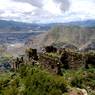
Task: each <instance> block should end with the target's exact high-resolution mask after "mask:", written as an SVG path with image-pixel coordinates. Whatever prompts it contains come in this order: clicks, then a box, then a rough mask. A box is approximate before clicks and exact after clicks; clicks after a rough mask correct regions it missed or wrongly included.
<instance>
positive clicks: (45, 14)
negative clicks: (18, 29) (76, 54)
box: [0, 0, 95, 23]
mask: <svg viewBox="0 0 95 95" xmlns="http://www.w3.org/2000/svg"><path fill="white" fill-rule="evenodd" d="M0 19H5V20H15V21H23V22H29V23H32V22H38V23H40V22H41V23H49V22H68V21H75V20H87V19H95V0H69V1H68V0H0Z"/></svg>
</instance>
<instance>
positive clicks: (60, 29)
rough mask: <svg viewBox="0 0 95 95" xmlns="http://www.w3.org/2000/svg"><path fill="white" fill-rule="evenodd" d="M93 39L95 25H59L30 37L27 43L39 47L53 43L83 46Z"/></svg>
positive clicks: (94, 36)
mask: <svg viewBox="0 0 95 95" xmlns="http://www.w3.org/2000/svg"><path fill="white" fill-rule="evenodd" d="M93 41H95V27H82V26H75V25H70V26H67V25H57V26H55V27H54V28H52V29H51V30H50V31H49V32H46V33H43V34H41V35H39V36H36V37H35V38H33V39H31V38H30V39H29V41H28V42H27V43H26V44H27V45H28V46H31V47H36V48H37V47H42V46H46V45H51V44H57V45H60V46H62V45H64V43H66V44H72V45H74V46H76V47H78V48H81V47H83V46H84V45H85V44H87V43H88V42H89V43H91V42H93ZM87 46H88V45H87Z"/></svg>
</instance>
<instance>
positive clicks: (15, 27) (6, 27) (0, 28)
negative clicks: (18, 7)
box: [0, 20, 95, 32]
mask: <svg viewBox="0 0 95 95" xmlns="http://www.w3.org/2000/svg"><path fill="white" fill-rule="evenodd" d="M56 25H65V26H66V25H67V26H68V25H69V26H70V25H74V26H82V27H95V20H87V21H76V22H69V23H45V24H43V23H24V22H16V21H6V20H0V32H14V31H47V30H49V29H51V28H52V27H54V26H56Z"/></svg>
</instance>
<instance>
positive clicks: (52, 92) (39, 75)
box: [0, 65, 68, 95]
mask: <svg viewBox="0 0 95 95" xmlns="http://www.w3.org/2000/svg"><path fill="white" fill-rule="evenodd" d="M67 87H68V85H67V82H66V81H65V80H64V78H63V77H61V76H56V75H52V74H50V73H48V72H47V71H45V70H44V69H42V68H40V67H38V66H34V67H33V66H30V65H29V66H28V65H27V66H26V65H23V66H22V67H21V68H20V69H19V70H18V74H17V73H16V74H14V75H10V77H8V78H7V79H6V80H4V81H3V82H2V81H0V93H1V95H62V93H64V92H67V90H68V88H67Z"/></svg>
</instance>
